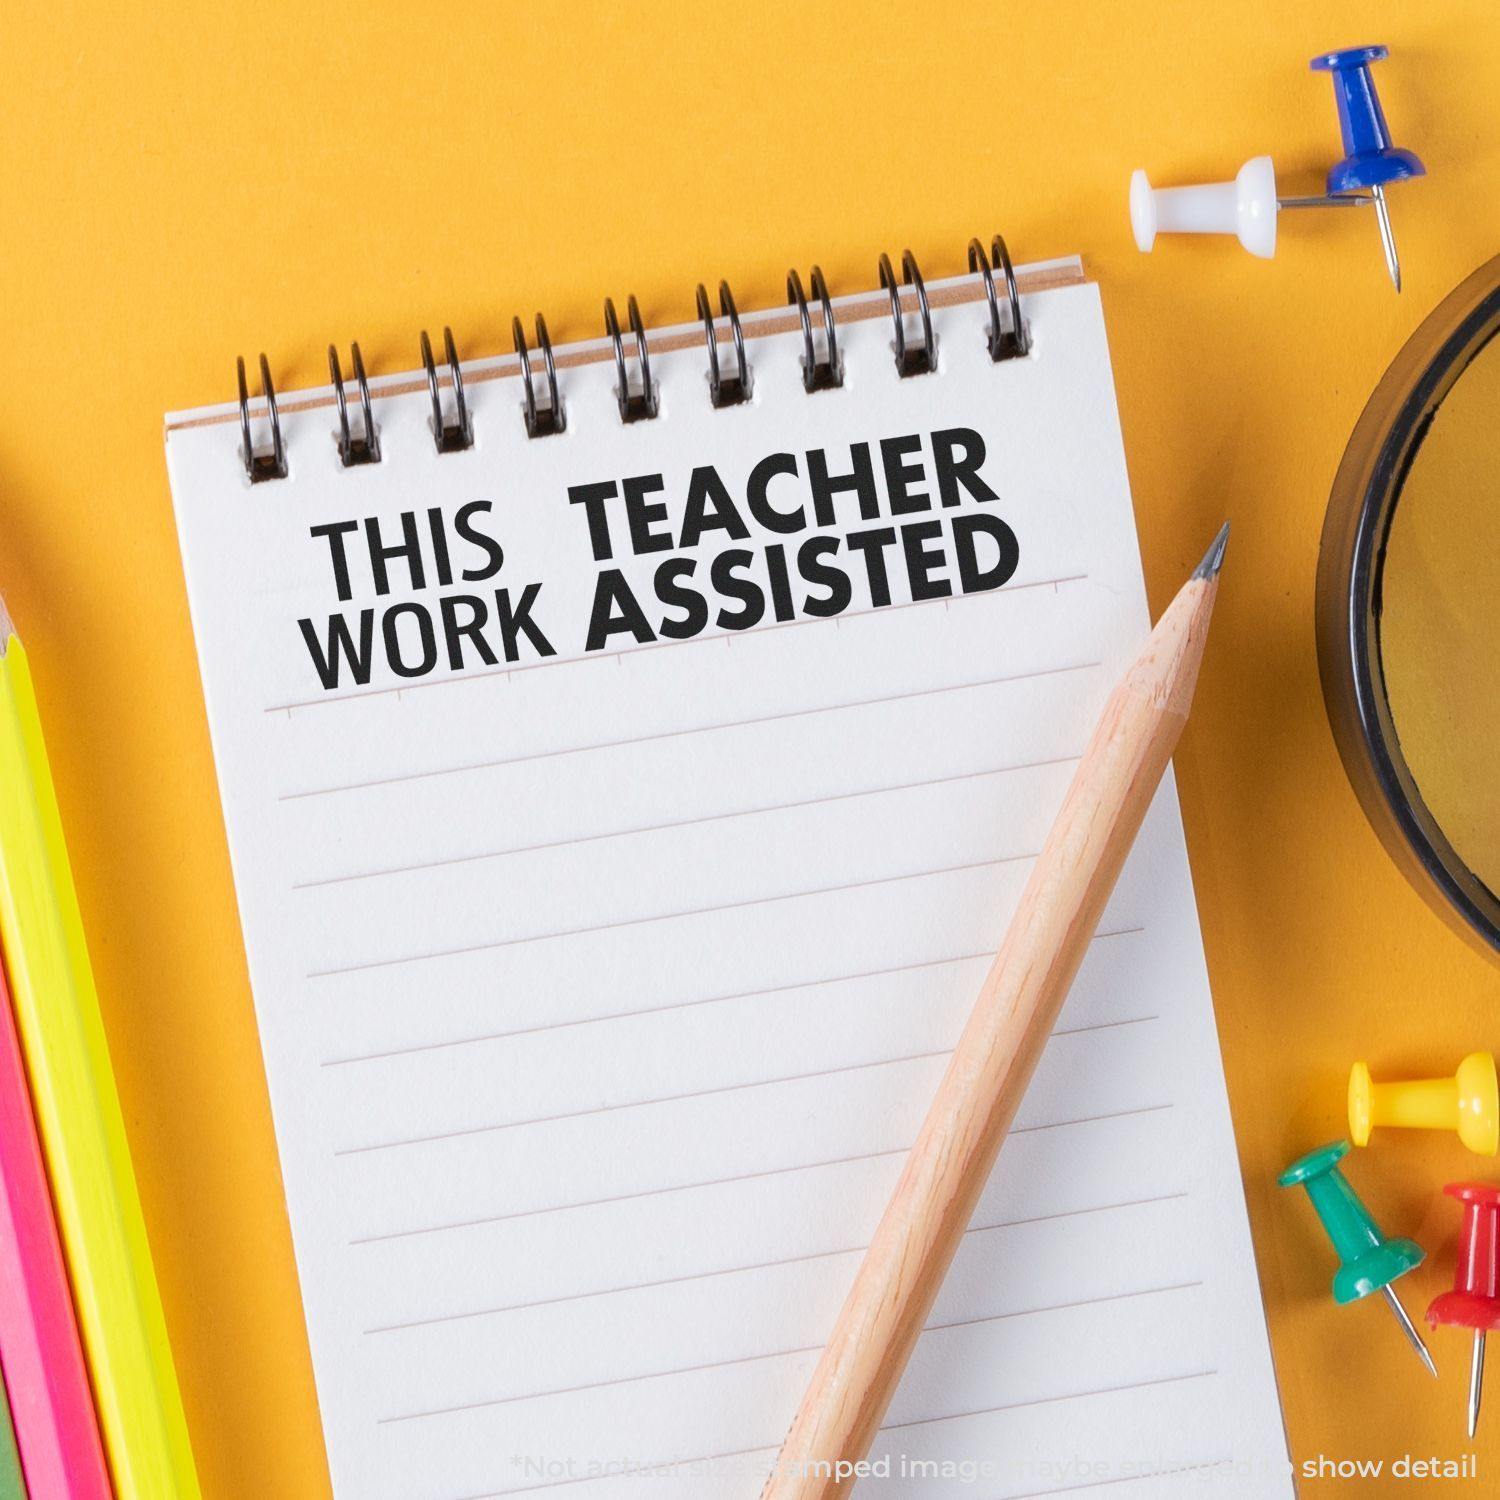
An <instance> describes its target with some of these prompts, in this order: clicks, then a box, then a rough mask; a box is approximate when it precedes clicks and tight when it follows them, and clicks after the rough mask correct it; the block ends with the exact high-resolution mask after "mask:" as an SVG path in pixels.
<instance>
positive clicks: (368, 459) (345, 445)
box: [328, 344, 380, 469]
mask: <svg viewBox="0 0 1500 1500" xmlns="http://www.w3.org/2000/svg"><path fill="white" fill-rule="evenodd" d="M349 358H350V360H351V362H352V363H353V365H354V381H355V384H356V385H358V386H359V405H360V410H361V411H362V412H363V414H364V422H365V430H364V433H363V435H362V436H360V437H355V436H354V435H353V433H352V432H351V430H350V427H349V403H348V400H347V399H346V398H345V396H344V372H343V370H342V369H340V367H339V351H338V350H337V349H335V348H334V346H333V345H332V344H330V345H329V346H328V374H329V376H330V378H331V379H332V381H333V394H334V396H335V398H336V399H337V400H338V405H339V430H338V433H337V434H336V436H337V438H338V445H339V461H340V462H341V463H342V464H343V466H344V467H345V468H346V469H348V468H352V467H354V465H356V464H378V463H379V462H380V433H379V432H378V431H377V429H376V427H375V410H374V407H373V406H372V405H371V403H370V382H369V380H368V379H367V378H366V377H365V362H364V358H363V357H362V356H361V354H360V352H359V345H358V344H350V345H349Z"/></svg>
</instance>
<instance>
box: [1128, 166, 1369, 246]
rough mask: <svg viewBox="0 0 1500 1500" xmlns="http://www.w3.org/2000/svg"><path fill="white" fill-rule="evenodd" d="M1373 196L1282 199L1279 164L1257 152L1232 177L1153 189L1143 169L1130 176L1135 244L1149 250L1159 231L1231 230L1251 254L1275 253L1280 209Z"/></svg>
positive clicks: (1344, 204)
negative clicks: (1278, 180)
mask: <svg viewBox="0 0 1500 1500" xmlns="http://www.w3.org/2000/svg"><path fill="white" fill-rule="evenodd" d="M1368 202H1370V199H1369V198H1368V197H1365V196H1361V195H1358V194H1354V193H1347V194H1339V195H1338V196H1331V195H1330V196H1325V197H1317V198H1278V197H1277V196H1276V169H1275V168H1274V167H1273V166H1272V165H1271V158H1270V157H1269V156H1252V157H1251V158H1250V160H1249V161H1247V162H1246V163H1245V165H1244V166H1243V167H1241V168H1240V169H1239V171H1238V172H1237V173H1236V174H1235V178H1234V181H1233V182H1206V183H1202V184H1200V185H1198V186H1196V187H1176V188H1154V187H1152V186H1151V184H1150V182H1148V181H1147V179H1146V174H1145V173H1144V172H1142V171H1140V170H1139V169H1138V170H1137V171H1135V172H1134V173H1132V174H1131V178H1130V227H1131V228H1132V229H1133V230H1134V231H1135V243H1136V245H1137V247H1138V248H1139V249H1141V250H1149V249H1151V247H1152V246H1153V245H1154V244H1155V243H1156V236H1157V232H1158V231H1161V232H1163V233H1166V234H1174V233H1175V234H1232V235H1234V236H1235V238H1236V239H1238V240H1239V242H1240V244H1242V245H1243V246H1244V247H1245V249H1247V250H1248V251H1249V252H1250V253H1251V255H1259V256H1261V257H1263V258H1264V259H1266V260H1269V259H1270V258H1271V257H1272V256H1273V255H1274V254H1275V253H1276V214H1277V211H1278V210H1280V209H1283V208H1355V207H1358V206H1359V205H1360V204H1364V203H1368Z"/></svg>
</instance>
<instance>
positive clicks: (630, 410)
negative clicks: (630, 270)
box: [604, 295, 656, 422]
mask: <svg viewBox="0 0 1500 1500" xmlns="http://www.w3.org/2000/svg"><path fill="white" fill-rule="evenodd" d="M625 312H626V316H627V317H629V319H630V331H631V332H632V333H633V334H634V335H635V359H636V363H637V364H638V365H639V366H640V367H641V389H640V391H639V392H633V391H632V390H631V389H630V376H629V375H628V374H627V373H626V370H625V344H624V341H623V340H622V339H621V337H620V320H619V319H618V318H617V317H616V316H615V304H614V299H613V298H612V297H606V298H605V299H604V331H605V332H606V333H607V334H608V335H609V338H610V342H611V343H612V344H613V345H614V350H615V374H616V375H617V376H618V377H619V381H620V383H619V385H618V386H616V387H615V399H616V400H617V401H618V402H619V403H620V420H621V421H622V422H640V421H644V420H647V419H649V418H651V417H654V416H655V415H656V387H655V386H654V385H652V384H651V351H650V350H649V349H648V348H647V347H646V326H645V324H644V323H642V322H641V309H640V305H639V304H638V303H637V302H636V300H635V297H634V296H633V295H632V296H630V297H629V298H627V299H626V302H625Z"/></svg>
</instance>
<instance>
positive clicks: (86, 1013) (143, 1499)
mask: <svg viewBox="0 0 1500 1500" xmlns="http://www.w3.org/2000/svg"><path fill="white" fill-rule="evenodd" d="M0 941H3V943H4V948H5V959H6V963H7V965H8V967H9V970H10V979H11V991H12V996H13V1001H14V1005H15V1012H16V1022H17V1026H18V1029H19V1030H20V1033H21V1042H22V1046H23V1048H24V1050H25V1053H26V1067H27V1072H28V1073H29V1074H30V1078H31V1088H32V1094H33V1098H34V1102H35V1105H36V1115H37V1125H38V1127H39V1129H40V1133H41V1137H42V1146H43V1150H44V1152H45V1155H46V1159H47V1169H48V1175H49V1176H50V1178H51V1181H52V1193H53V1197H54V1199H55V1201H56V1204H57V1215H58V1222H59V1227H60V1229H61V1231H62V1240H63V1246H64V1250H65V1252H66V1255H67V1261H68V1272H69V1277H70V1279H71V1281H72V1283H73V1296H74V1300H75V1301H76V1303H77V1306H78V1321H79V1325H80V1329H81V1332H82V1334H83V1343H84V1349H85V1352H86V1354H87V1356H88V1362H89V1373H90V1377H91V1380H92V1383H93V1387H94V1397H95V1400H96V1401H97V1403H98V1407H99V1420H100V1427H101V1429H102V1431H103V1434H104V1444H105V1450H106V1452H107V1453H108V1456H109V1466H110V1472H111V1475H112V1477H113V1479H114V1485H115V1493H116V1495H117V1496H118V1497H119V1500H199V1494H200V1492H199V1489H198V1477H197V1474H196V1472H195V1470H194V1468H193V1452H192V1448H191V1447H190V1445H189V1443H188V1433H187V1422H186V1419H185V1418H184V1416H183V1411H182V1396H181V1393H180V1392H179V1391H178V1388H177V1375H176V1372H175V1371H174V1370H173V1368H172V1351H171V1348H170V1346H169V1345H168V1343H167V1325H166V1320H165V1318H164V1317H163V1316H162V1307H161V1296H160V1293H159V1292H158V1291H157V1286H156V1273H155V1271H154V1270H153V1269H152V1266H151V1252H150V1249H149V1247H148V1246H147V1243H146V1224H145V1220H144V1219H143V1217H142V1215H141V1202H140V1198H139V1196H138V1194H137V1192H136V1185H135V1173H134V1171H133V1170H132V1168H131V1165H130V1151H129V1147H128V1146H127V1145H126V1142H125V1121H124V1117H123V1116H122V1115H121V1113H120V1100H119V1095H118V1094H117V1093H116V1092H115V1080H114V1074H113V1072H112V1071H111V1069H110V1063H109V1049H108V1046H107V1044H106V1042H105V1039H104V1024H103V1021H102V1020H101V1018H100V1014H99V997H98V995H97V993H96V992H95V990H94V976H93V972H92V970H91V969H90V968H89V957H88V950H87V948H86V946H85V944H84V938H83V921H82V917H81V915H80V913H79V910H78V896H77V894H76V892H75V891H74V889H73V875H72V872H71V870H70V869H69V867H68V852H67V848H66V846H65V845H64V843H63V833H62V821H61V819H60V817H59V815H58V810H57V794H56V792H55V791H54V790H53V786H52V773H51V771H50V770H49V769H48V766H47V757H46V750H45V748H44V746H43V743H42V726H41V721H40V719H39V718H38V716H37V707H36V695H35V693H34V691H33V689H32V684H31V669H30V667H29V666H28V664H27V661H26V652H25V650H24V649H23V648H22V646H21V642H20V641H19V639H18V638H17V637H16V635H15V632H14V629H13V627H12V626H11V622H10V617H9V615H8V614H7V613H6V612H5V606H4V603H3V601H0Z"/></svg>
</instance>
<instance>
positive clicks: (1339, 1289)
mask: <svg viewBox="0 0 1500 1500" xmlns="http://www.w3.org/2000/svg"><path fill="white" fill-rule="evenodd" d="M1348 1150H1349V1142H1348V1141H1331V1142H1329V1144H1328V1145H1326V1146H1319V1147H1318V1149H1317V1150H1316V1151H1310V1152H1309V1153H1308V1154H1307V1155H1306V1156H1304V1157H1302V1159H1301V1160H1300V1161H1294V1162H1293V1163H1292V1164H1291V1166H1289V1167H1288V1168H1287V1169H1286V1171H1284V1172H1283V1173H1282V1174H1281V1176H1280V1177H1278V1178H1277V1179H1276V1181H1277V1182H1278V1183H1279V1184H1280V1185H1281V1186H1282V1187H1301V1188H1304V1189H1305V1190H1306V1192H1307V1196H1308V1198H1309V1199H1310V1200H1311V1201H1312V1206H1313V1208H1314V1209H1315V1210H1316V1212H1317V1215H1318V1218H1319V1219H1320V1220H1321V1221H1322V1224H1323V1228H1324V1230H1325V1231H1326V1232H1327V1234H1328V1238H1329V1239H1330V1240H1332V1241H1333V1248H1334V1249H1335V1250H1336V1251H1337V1252H1338V1257H1339V1262H1340V1264H1339V1268H1338V1270H1337V1272H1335V1273H1334V1278H1333V1300H1334V1301H1335V1302H1337V1303H1339V1304H1340V1305H1343V1304H1344V1303H1347V1302H1357V1301H1358V1300H1359V1299H1360V1298H1362V1297H1368V1296H1369V1295H1370V1293H1371V1292H1379V1293H1381V1294H1382V1296H1384V1298H1385V1301H1386V1305H1387V1306H1388V1307H1389V1308H1390V1310H1391V1312H1392V1313H1393V1314H1394V1316H1395V1319H1396V1321H1397V1322H1398V1323H1399V1324H1400V1325H1401V1331H1402V1332H1403V1333H1404V1334H1405V1335H1406V1337H1407V1340H1408V1341H1409V1342H1410V1344H1411V1346H1412V1348H1413V1349H1414V1350H1415V1351H1416V1354H1417V1357H1418V1358H1419V1359H1420V1360H1421V1361H1422V1363H1423V1364H1424V1365H1426V1366H1427V1369H1428V1372H1429V1373H1430V1374H1432V1375H1434V1376H1435V1375H1436V1374H1437V1366H1436V1365H1434V1364H1433V1362H1432V1355H1431V1354H1429V1353H1428V1351H1427V1345H1426V1344H1424V1343H1423V1342H1422V1335H1421V1334H1419V1333H1418V1332H1417V1330H1416V1325H1415V1324H1413V1322H1412V1320H1411V1319H1410V1317H1408V1316H1407V1312H1406V1309H1405V1308H1404V1307H1403V1306H1402V1305H1401V1299H1400V1298H1399V1297H1397V1295H1396V1293H1395V1291H1394V1289H1393V1288H1392V1286H1391V1283H1392V1282H1393V1281H1395V1280H1396V1278H1397V1277H1398V1276H1404V1275H1406V1273H1407V1272H1408V1271H1411V1270H1415V1269H1416V1267H1417V1266H1419V1265H1421V1264H1422V1260H1423V1258H1424V1257H1423V1251H1422V1247H1421V1246H1420V1245H1418V1244H1417V1243H1416V1242H1415V1241H1413V1240H1402V1239H1398V1240H1390V1239H1387V1238H1386V1237H1385V1235H1384V1234H1382V1233H1381V1231H1380V1227H1379V1226H1378V1225H1377V1224H1376V1223H1375V1220H1374V1218H1373V1217H1372V1216H1371V1214H1370V1211H1369V1209H1367V1208H1366V1207H1365V1206H1364V1204H1363V1203H1362V1202H1361V1201H1360V1198H1359V1194H1358V1193H1356V1192H1355V1191H1354V1189H1353V1188H1352V1187H1350V1186H1349V1182H1348V1179H1347V1178H1346V1177H1345V1176H1344V1174H1343V1172H1342V1171H1340V1170H1339V1162H1340V1161H1341V1160H1343V1158H1344V1156H1345V1155H1346V1154H1347V1153H1348Z"/></svg>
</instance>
